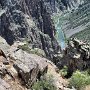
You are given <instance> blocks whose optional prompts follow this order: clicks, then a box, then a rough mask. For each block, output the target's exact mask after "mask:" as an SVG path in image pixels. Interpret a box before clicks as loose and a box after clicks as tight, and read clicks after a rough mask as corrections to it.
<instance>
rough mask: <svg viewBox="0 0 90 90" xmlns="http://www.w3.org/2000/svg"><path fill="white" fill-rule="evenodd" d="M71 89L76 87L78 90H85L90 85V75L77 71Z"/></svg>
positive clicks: (72, 78)
mask: <svg viewBox="0 0 90 90" xmlns="http://www.w3.org/2000/svg"><path fill="white" fill-rule="evenodd" d="M69 82H70V83H69V86H70V87H72V86H73V87H75V88H76V89H77V90H83V89H84V88H85V87H86V86H87V85H90V75H89V74H88V72H87V71H86V72H80V71H76V72H75V73H73V75H72V77H71V79H70V81H69Z"/></svg>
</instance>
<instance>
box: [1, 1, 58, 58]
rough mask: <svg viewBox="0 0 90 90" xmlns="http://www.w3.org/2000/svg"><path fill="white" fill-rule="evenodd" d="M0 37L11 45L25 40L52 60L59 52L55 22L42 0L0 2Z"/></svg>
mask: <svg viewBox="0 0 90 90" xmlns="http://www.w3.org/2000/svg"><path fill="white" fill-rule="evenodd" d="M0 35H1V36H2V37H4V38H5V39H6V41H7V42H8V43H9V44H10V45H12V44H13V42H14V41H17V40H20V41H24V40H25V41H27V42H28V43H29V46H31V47H33V48H40V49H43V50H44V51H45V53H46V55H47V56H49V57H50V58H53V54H54V53H55V52H57V50H59V46H58V43H57V41H56V39H55V38H54V35H55V28H54V25H53V22H52V20H51V17H50V15H49V13H48V12H47V10H46V7H45V5H44V2H43V1H41V0H0Z"/></svg>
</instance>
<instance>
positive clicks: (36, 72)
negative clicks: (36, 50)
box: [0, 38, 71, 90]
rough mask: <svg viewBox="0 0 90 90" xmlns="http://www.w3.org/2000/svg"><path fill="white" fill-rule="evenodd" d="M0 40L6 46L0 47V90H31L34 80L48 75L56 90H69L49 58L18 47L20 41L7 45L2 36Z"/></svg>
mask: <svg viewBox="0 0 90 90" xmlns="http://www.w3.org/2000/svg"><path fill="white" fill-rule="evenodd" d="M0 40H1V43H0V46H1V45H2V44H3V46H4V47H6V48H5V49H4V48H2V47H3V46H1V47H0V90H32V89H31V87H32V85H33V84H34V83H35V82H37V81H38V80H39V79H40V78H42V77H45V78H47V77H48V75H51V76H52V77H51V78H52V79H53V85H55V87H56V90H59V89H60V90H71V89H69V88H67V84H68V83H67V81H66V80H64V79H63V78H62V77H61V75H60V74H59V73H58V68H57V67H56V66H55V65H54V64H53V63H52V62H51V61H50V60H48V59H46V58H44V57H40V56H38V55H35V54H30V53H28V52H26V51H23V50H22V49H19V48H18V45H21V43H17V44H16V43H15V44H13V45H12V46H9V45H8V44H7V43H6V41H5V40H4V39H3V38H1V39H0ZM7 46H8V47H7ZM7 52H8V53H7Z"/></svg>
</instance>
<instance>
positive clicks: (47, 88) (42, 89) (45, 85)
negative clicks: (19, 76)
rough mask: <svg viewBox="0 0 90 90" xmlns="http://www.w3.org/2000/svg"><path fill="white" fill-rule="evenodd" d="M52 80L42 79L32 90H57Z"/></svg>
mask: <svg viewBox="0 0 90 90" xmlns="http://www.w3.org/2000/svg"><path fill="white" fill-rule="evenodd" d="M52 82H53V81H52V78H50V77H49V78H48V80H46V79H41V80H40V81H37V82H36V83H34V85H33V86H32V90H56V87H55V86H54V85H53V84H52Z"/></svg>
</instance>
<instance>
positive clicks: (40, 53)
mask: <svg viewBox="0 0 90 90" xmlns="http://www.w3.org/2000/svg"><path fill="white" fill-rule="evenodd" d="M18 48H20V49H22V50H23V51H26V52H28V53H31V54H37V55H38V56H43V57H44V56H45V52H44V51H43V50H41V49H39V48H33V49H32V48H29V46H28V45H27V44H25V45H19V46H18Z"/></svg>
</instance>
